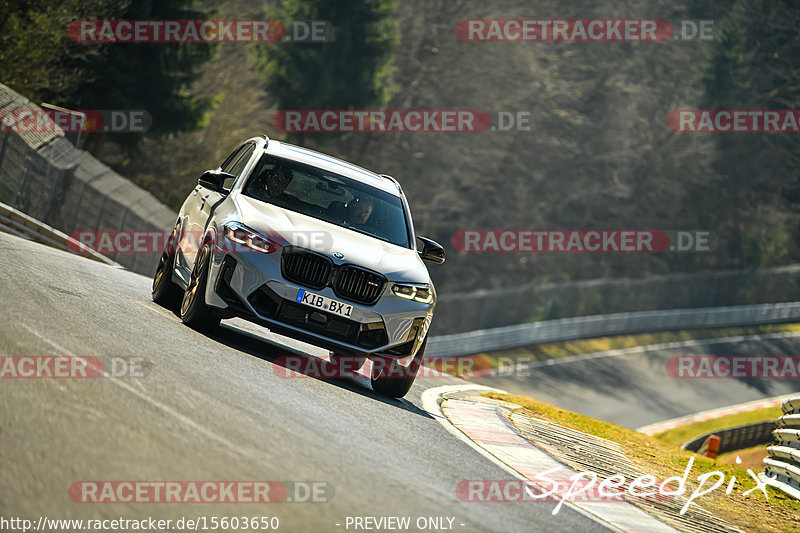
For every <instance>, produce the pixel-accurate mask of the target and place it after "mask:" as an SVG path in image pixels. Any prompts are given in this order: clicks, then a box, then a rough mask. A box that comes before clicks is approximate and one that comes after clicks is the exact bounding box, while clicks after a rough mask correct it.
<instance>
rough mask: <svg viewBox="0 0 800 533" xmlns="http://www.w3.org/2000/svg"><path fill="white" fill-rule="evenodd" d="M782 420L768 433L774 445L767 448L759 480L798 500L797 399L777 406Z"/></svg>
mask: <svg viewBox="0 0 800 533" xmlns="http://www.w3.org/2000/svg"><path fill="white" fill-rule="evenodd" d="M781 410H782V411H783V416H781V417H780V418H778V420H776V421H775V423H776V424H777V426H778V428H779V429H776V430H775V431H773V432H772V435H773V436H774V437H775V442H776V444H775V445H773V446H768V447H767V451H768V452H769V457H767V458H765V459H764V465H766V468H765V469H764V472H763V473H762V474H759V477H760V478H761V479H762V480H763V481H764V482H765V483H766V484H767V485H770V486H772V487H775V488H776V489H778V490H780V491H782V492H784V493H785V494H787V495H789V496H791V497H793V498H794V499H796V500H800V396H795V397H792V398H788V399H787V400H785V401H784V402H783V403H782V404H781Z"/></svg>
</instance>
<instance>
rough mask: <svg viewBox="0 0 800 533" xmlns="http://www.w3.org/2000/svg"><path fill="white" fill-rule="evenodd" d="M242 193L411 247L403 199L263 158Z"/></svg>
mask: <svg viewBox="0 0 800 533" xmlns="http://www.w3.org/2000/svg"><path fill="white" fill-rule="evenodd" d="M242 193H243V194H244V195H246V196H249V197H251V198H255V199H256V200H260V201H262V202H267V203H270V204H273V205H277V206H278V207H282V208H284V209H289V210H291V211H296V212H298V213H302V214H304V215H308V216H312V217H314V218H319V219H321V220H324V221H326V222H330V223H332V224H336V225H337V226H341V227H343V228H347V229H351V230H353V231H357V232H359V233H364V234H366V235H370V236H372V237H377V238H378V239H381V240H383V241H386V242H390V243H392V244H396V245H398V246H403V247H405V248H410V245H409V238H408V226H407V224H406V217H405V212H404V210H403V202H402V201H401V199H400V197H398V196H395V195H393V194H390V193H388V192H385V191H382V190H380V189H377V188H375V187H371V186H369V185H366V184H364V183H361V182H359V181H356V180H353V179H350V178H346V177H344V176H341V175H339V174H334V173H331V172H327V171H325V170H322V169H320V168H317V167H313V166H309V165H304V164H301V163H297V162H295V161H291V160H287V159H282V158H276V157H273V156H269V155H266V154H264V155H263V156H261V159H260V160H259V161H258V164H257V165H256V167H255V169H253V172H252V173H251V174H250V178H248V180H247V183H245V185H244V188H243V190H242Z"/></svg>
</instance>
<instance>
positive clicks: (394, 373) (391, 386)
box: [372, 337, 428, 398]
mask: <svg viewBox="0 0 800 533" xmlns="http://www.w3.org/2000/svg"><path fill="white" fill-rule="evenodd" d="M426 344H428V338H427V337H426V338H425V340H424V341H422V346H420V347H419V351H417V354H416V355H415V356H414V358H413V359H412V360H411V362H410V363H409V364H408V366H405V367H404V366H401V365H400V364H399V363H398V362H397V360H396V359H392V360H390V361H387V362H386V363H384V364H379V363H378V362H373V363H372V390H374V391H375V392H378V393H380V394H385V395H386V396H391V397H393V398H402V397H403V396H405V395H406V394H408V391H409V390H411V385H413V384H414V380H415V379H416V377H417V372H419V367H420V366H422V357H423V355H424V354H425V345H426Z"/></svg>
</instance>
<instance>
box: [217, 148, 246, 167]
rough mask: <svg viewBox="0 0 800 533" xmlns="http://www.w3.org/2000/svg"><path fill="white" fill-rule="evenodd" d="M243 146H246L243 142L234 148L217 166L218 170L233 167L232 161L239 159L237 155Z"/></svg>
mask: <svg viewBox="0 0 800 533" xmlns="http://www.w3.org/2000/svg"><path fill="white" fill-rule="evenodd" d="M245 148H247V145H246V144H243V145H241V146H240V147H238V148H237V149H236V150H234V151H233V153H232V154H231V155H229V156H228V158H227V159H226V160H225V162H224V163H222V164H221V165H220V166H219V168H220V170H222V171H223V172H230V169H231V167H233V165H234V163H236V161H237V160H238V159H239V155H240V154H241V153H242V150H244V149H245Z"/></svg>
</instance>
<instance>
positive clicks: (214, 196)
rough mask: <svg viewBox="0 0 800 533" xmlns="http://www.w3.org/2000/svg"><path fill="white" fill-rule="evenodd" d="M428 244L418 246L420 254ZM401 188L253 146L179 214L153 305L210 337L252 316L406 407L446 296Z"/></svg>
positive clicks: (294, 152)
mask: <svg viewBox="0 0 800 533" xmlns="http://www.w3.org/2000/svg"><path fill="white" fill-rule="evenodd" d="M417 241H419V242H420V243H421V247H420V248H418V247H417ZM423 259H425V260H428V261H432V262H435V263H442V262H444V249H443V248H442V247H441V246H440V245H439V244H437V243H435V242H433V241H432V240H430V239H426V238H424V237H419V236H416V235H415V233H414V227H413V224H412V221H411V212H410V210H409V207H408V202H407V201H406V197H405V195H404V194H403V190H402V188H401V187H400V184H399V183H398V182H397V181H396V180H394V179H393V178H391V177H389V176H386V175H380V174H375V173H373V172H371V171H369V170H366V169H363V168H361V167H358V166H355V165H353V164H350V163H347V162H345V161H342V160H339V159H336V158H334V157H331V156H328V155H325V154H321V153H318V152H314V151H312V150H307V149H305V148H301V147H298V146H294V145H291V144H287V143H282V142H278V141H274V140H270V139H269V138H268V137H267V136H266V135H264V136H261V137H254V138H252V139H249V140H247V141H245V142H244V143H243V144H242V145H241V146H240V147H239V148H237V149H236V150H235V151H234V152H233V153H232V154H231V155H230V156H229V157H228V158H227V159H226V160H225V162H224V163H222V165H221V166H220V167H219V168H218V169H217V170H213V171H207V172H205V173H204V174H203V176H202V177H201V178H200V180H199V181H198V185H197V187H195V189H194V190H193V191H192V193H191V194H190V195H189V196H188V198H187V199H186V201H185V202H184V204H183V206H182V207H181V210H180V214H179V216H178V220H177V222H176V224H175V228H174V229H173V231H172V233H171V235H170V238H169V240H168V242H167V246H166V247H165V249H164V252H163V254H162V256H161V260H160V262H159V265H158V269H157V271H156V275H155V278H154V280H153V288H152V295H153V300H154V301H155V302H157V303H159V304H161V305H164V306H166V307H171V308H174V309H175V310H178V309H180V316H181V320H182V321H183V322H184V323H185V324H187V325H189V326H192V327H195V328H198V329H207V328H210V327H214V326H216V325H217V324H219V321H220V320H221V319H223V318H232V317H241V318H244V319H246V320H250V321H252V322H255V323H258V324H261V325H263V326H266V327H267V328H269V329H270V330H272V331H275V332H276V333H279V334H282V335H286V336H289V337H292V338H296V339H298V340H302V341H305V342H308V343H311V344H314V345H317V346H320V347H323V348H326V349H328V350H330V351H331V356H332V361H338V362H339V363H340V364H341V365H342V368H347V369H349V370H350V371H353V370H357V369H358V368H360V367H361V366H362V365H363V363H364V361H365V359H366V358H370V359H372V361H373V365H372V368H373V370H372V387H373V389H374V390H376V391H377V392H380V393H383V394H386V395H389V396H394V397H398V398H399V397H402V396H404V395H405V394H406V393H407V392H408V390H409V389H410V388H411V385H412V383H413V382H414V378H415V377H416V374H417V370H418V369H419V366H420V364H421V361H422V357H423V353H424V351H425V344H426V342H425V341H426V339H427V333H428V329H429V327H430V324H431V318H432V316H433V309H434V306H435V304H436V291H435V289H434V287H433V283H431V279H430V275H429V274H428V271H427V269H426V268H425V265H424V264H423V262H422V260H423Z"/></svg>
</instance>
